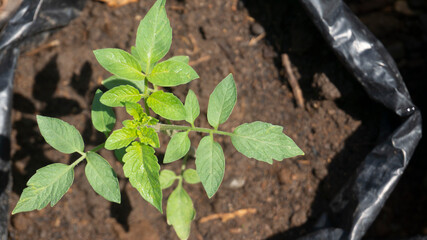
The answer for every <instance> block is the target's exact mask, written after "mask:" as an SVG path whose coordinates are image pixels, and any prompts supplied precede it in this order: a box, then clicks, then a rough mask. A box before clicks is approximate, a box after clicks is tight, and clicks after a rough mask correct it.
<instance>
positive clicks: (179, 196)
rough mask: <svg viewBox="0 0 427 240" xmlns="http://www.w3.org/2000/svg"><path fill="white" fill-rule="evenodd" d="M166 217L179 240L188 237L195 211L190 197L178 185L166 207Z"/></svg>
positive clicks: (180, 185)
mask: <svg viewBox="0 0 427 240" xmlns="http://www.w3.org/2000/svg"><path fill="white" fill-rule="evenodd" d="M166 217H167V221H168V224H169V225H172V226H173V229H174V230H175V232H176V234H177V235H178V237H179V238H180V239H188V237H189V236H190V229H191V222H192V221H193V220H194V218H195V217H196V210H195V209H194V206H193V201H191V198H190V196H189V195H188V193H187V192H186V191H185V190H184V188H183V187H182V184H181V183H180V184H179V185H178V187H177V188H176V189H175V190H174V191H173V192H172V193H171V195H170V196H169V199H168V203H167V206H166Z"/></svg>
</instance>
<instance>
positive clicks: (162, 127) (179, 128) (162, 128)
mask: <svg viewBox="0 0 427 240" xmlns="http://www.w3.org/2000/svg"><path fill="white" fill-rule="evenodd" d="M153 127H154V129H156V130H157V131H166V130H177V131H194V132H203V133H209V134H219V135H226V136H234V134H233V133H230V132H224V131H220V130H217V129H209V128H201V127H193V126H182V125H169V124H161V123H158V124H156V125H154V126H153Z"/></svg>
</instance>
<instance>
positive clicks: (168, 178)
mask: <svg viewBox="0 0 427 240" xmlns="http://www.w3.org/2000/svg"><path fill="white" fill-rule="evenodd" d="M175 180H176V175H175V173H174V172H173V171H171V170H167V169H165V170H162V171H160V187H161V188H162V189H166V188H168V187H170V186H172V184H173V182H175Z"/></svg>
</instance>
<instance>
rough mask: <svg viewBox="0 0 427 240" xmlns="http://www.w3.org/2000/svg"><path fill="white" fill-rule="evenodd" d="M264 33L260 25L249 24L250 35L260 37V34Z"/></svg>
mask: <svg viewBox="0 0 427 240" xmlns="http://www.w3.org/2000/svg"><path fill="white" fill-rule="evenodd" d="M264 32H265V30H264V28H263V27H262V26H261V24H259V23H252V24H251V33H252V34H253V35H260V34H262V33H264Z"/></svg>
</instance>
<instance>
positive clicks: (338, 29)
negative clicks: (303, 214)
mask: <svg viewBox="0 0 427 240" xmlns="http://www.w3.org/2000/svg"><path fill="white" fill-rule="evenodd" d="M300 1H301V3H302V4H303V5H304V7H305V8H306V10H307V12H308V14H309V16H310V18H311V19H312V21H313V22H314V24H315V25H316V27H317V28H318V29H319V31H320V32H321V34H322V35H323V37H324V38H325V40H326V41H327V43H328V44H329V45H330V46H331V47H332V49H333V51H334V52H335V53H336V54H337V56H338V58H339V59H340V60H341V62H343V64H344V65H345V66H346V67H347V68H348V69H349V71H350V72H351V73H353V75H354V76H355V77H356V79H357V80H358V81H359V83H360V84H361V85H362V86H363V88H364V89H365V91H366V92H367V93H368V95H369V97H370V98H372V99H373V100H374V101H376V102H379V103H380V104H382V105H383V106H384V107H385V108H387V109H389V110H391V111H393V112H394V113H395V114H396V115H397V116H398V117H399V118H400V120H401V121H402V123H401V124H400V126H398V127H397V128H396V129H395V130H394V131H393V132H392V133H391V134H390V135H389V136H388V137H387V138H386V140H385V141H383V142H381V143H380V144H378V145H377V146H375V148H374V149H373V150H372V151H371V152H370V153H369V154H368V155H367V156H366V158H365V159H364V160H363V162H362V163H361V164H360V166H359V167H358V169H357V170H356V172H355V174H354V177H353V178H351V179H349V181H348V182H347V183H346V184H345V185H344V187H343V188H342V189H341V190H340V192H339V193H338V194H337V195H336V196H335V198H334V199H333V200H332V202H331V203H330V205H329V209H328V211H327V212H325V213H324V214H323V215H322V216H321V217H320V219H319V220H318V222H317V224H316V226H315V227H316V228H317V229H316V230H314V232H313V233H311V234H309V235H307V236H304V237H302V238H299V239H301V240H303V239H330V240H335V239H351V240H357V239H361V238H362V237H363V236H364V234H365V233H366V231H367V230H368V228H369V227H370V226H371V224H372V222H373V221H374V220H375V218H376V217H377V215H378V214H379V212H380V210H381V208H382V207H383V205H384V203H385V201H386V200H387V198H388V197H389V196H390V194H391V192H392V191H393V189H394V187H395V186H396V184H397V182H398V181H399V179H400V177H401V176H402V174H403V172H404V171H405V169H406V166H407V165H408V163H409V160H410V159H411V157H412V155H413V153H414V151H415V148H416V146H417V145H418V142H419V141H420V139H421V135H422V119H421V112H420V111H419V110H418V109H417V107H416V106H415V105H414V104H413V103H412V100H411V97H410V95H409V92H408V90H407V88H406V86H405V83H404V82H403V80H402V77H401V75H400V73H399V71H398V69H397V66H396V64H395V62H394V61H393V59H392V58H391V56H390V54H389V53H388V52H387V50H386V49H385V48H384V46H383V45H382V44H381V42H379V41H378V40H377V39H376V38H375V36H374V35H373V34H372V33H371V32H370V31H369V30H368V29H367V28H366V26H365V25H363V24H362V23H361V22H360V20H359V19H358V18H357V17H356V16H355V15H354V14H353V13H352V12H351V10H350V9H349V8H348V6H347V5H346V4H344V3H343V2H342V1H341V0H300Z"/></svg>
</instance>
